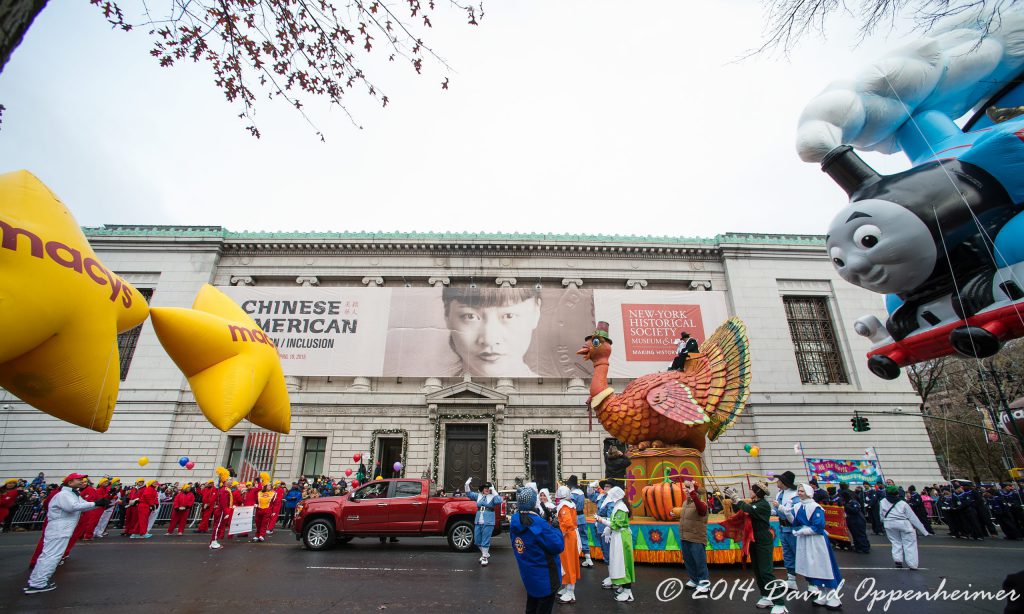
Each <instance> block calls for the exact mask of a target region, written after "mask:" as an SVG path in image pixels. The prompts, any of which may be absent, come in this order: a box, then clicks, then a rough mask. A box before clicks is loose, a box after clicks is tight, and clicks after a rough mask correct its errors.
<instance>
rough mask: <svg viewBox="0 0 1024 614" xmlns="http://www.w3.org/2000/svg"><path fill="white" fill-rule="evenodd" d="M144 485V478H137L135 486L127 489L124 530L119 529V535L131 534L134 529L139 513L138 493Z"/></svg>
mask: <svg viewBox="0 0 1024 614" xmlns="http://www.w3.org/2000/svg"><path fill="white" fill-rule="evenodd" d="M145 487H146V480H143V479H142V478H139V479H138V480H136V482H135V488H133V489H131V490H130V491H128V502H127V503H125V504H124V530H122V531H121V535H131V534H132V531H134V530H135V525H136V523H137V522H138V515H139V514H138V512H139V495H141V494H142V489H143V488H145Z"/></svg>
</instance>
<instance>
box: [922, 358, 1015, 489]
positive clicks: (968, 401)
mask: <svg viewBox="0 0 1024 614" xmlns="http://www.w3.org/2000/svg"><path fill="white" fill-rule="evenodd" d="M907 374H908V376H909V378H910V381H911V384H912V385H913V386H914V389H915V390H916V391H917V393H918V394H919V395H920V396H921V397H922V399H924V401H925V402H924V404H925V405H926V406H927V407H926V408H925V409H926V411H925V412H924V413H925V416H926V417H925V426H926V427H927V429H928V434H929V436H930V438H931V441H932V447H933V448H934V449H935V451H936V453H937V454H940V455H941V456H942V457H943V458H944V459H945V462H946V466H945V467H943V469H944V470H948V471H947V473H949V474H950V475H947V476H946V477H968V478H970V479H972V480H975V481H978V480H1000V479H1005V478H1006V477H1007V475H1006V464H1007V462H1009V463H1011V464H1015V461H1014V459H1018V458H1019V457H1020V450H1021V446H1020V443H1019V441H1018V439H1017V437H1015V432H1014V430H1013V428H1012V426H1011V427H1010V428H1009V433H1007V431H1006V430H1001V432H1000V433H999V434H996V433H994V432H992V431H991V430H985V428H988V429H992V428H997V429H998V428H1000V426H999V423H1000V422H1001V418H1002V417H1003V415H1004V413H1005V405H1006V404H1007V403H1009V402H1010V401H1012V400H1014V399H1016V398H1017V397H1019V396H1021V395H1024V342H1021V341H1016V342H1012V343H1009V344H1007V346H1006V347H1005V348H1004V349H1003V350H1002V351H1001V352H1000V353H999V354H996V355H995V356H993V357H991V358H986V359H984V360H977V359H968V358H953V357H944V358H940V359H936V360H934V361H928V362H925V363H921V364H919V365H914V366H912V367H909V368H908V369H907Z"/></svg>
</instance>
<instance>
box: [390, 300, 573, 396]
mask: <svg viewBox="0 0 1024 614" xmlns="http://www.w3.org/2000/svg"><path fill="white" fill-rule="evenodd" d="M544 295H546V296H544ZM565 295H566V292H565V291H562V290H557V291H547V292H542V291H541V290H540V289H537V288H533V287H530V288H473V287H446V288H444V289H443V290H441V291H440V292H438V291H437V290H435V289H433V288H431V289H418V288H414V289H408V290H405V291H396V292H395V294H394V295H393V298H392V307H391V322H390V324H389V327H388V346H387V351H386V353H385V361H384V363H385V366H384V372H385V373H384V374H385V376H410V377H417V376H419V377H442V378H443V377H460V376H463V375H471V376H474V377H490V378H497V377H509V378H526V377H545V376H547V377H556V376H559V375H560V373H559V370H558V366H557V363H558V351H559V350H558V348H559V347H561V346H566V342H567V341H566V340H565V339H563V337H564V336H565V335H566V334H567V333H568V334H572V333H577V334H576V335H575V336H576V337H579V336H581V335H583V334H585V333H579V332H578V331H575V328H577V327H578V326H577V325H576V321H577V319H579V312H580V311H583V312H585V315H584V316H583V318H582V321H583V322H584V323H589V322H590V321H592V317H591V314H592V313H593V302H592V299H591V297H590V294H589V293H580V297H582V298H583V300H576V301H573V302H568V303H567V301H565V300H564V296H565ZM569 322H571V324H570V325H569V326H568V327H566V326H565V324H566V323H569ZM566 328H568V330H566ZM580 330H583V328H580ZM573 343H575V338H573ZM570 345H573V344H570ZM566 347H568V346H566ZM563 353H565V352H563ZM570 354H571V352H570Z"/></svg>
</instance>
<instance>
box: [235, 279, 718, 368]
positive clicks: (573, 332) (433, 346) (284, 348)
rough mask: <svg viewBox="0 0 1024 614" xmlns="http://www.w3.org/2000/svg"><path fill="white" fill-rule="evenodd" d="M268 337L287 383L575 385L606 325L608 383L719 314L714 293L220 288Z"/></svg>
mask: <svg viewBox="0 0 1024 614" xmlns="http://www.w3.org/2000/svg"><path fill="white" fill-rule="evenodd" d="M221 289H222V290H223V291H224V292H225V293H226V294H228V296H230V297H231V298H233V299H234V300H235V301H237V302H238V304H239V305H241V307H242V309H243V310H244V311H245V312H246V313H248V314H249V315H250V316H252V318H253V319H254V320H256V323H257V324H258V325H259V326H260V327H261V328H262V329H263V330H264V332H266V333H267V335H268V336H269V337H270V338H271V339H273V341H274V343H275V344H276V345H277V348H278V353H279V354H280V356H281V361H282V365H283V367H284V372H285V374H286V375H299V376H349V377H351V376H367V377H372V376H387V377H403V376H404V377H459V376H462V375H465V374H470V375H474V376H479V377H560V378H562V377H566V378H567V377H581V378H587V377H589V376H590V374H591V372H592V370H593V369H592V366H591V365H590V363H588V362H585V361H583V360H582V359H581V358H580V357H579V356H577V355H576V350H578V349H579V348H580V347H581V345H582V344H583V338H584V337H585V336H587V335H589V334H590V333H592V332H593V331H594V327H595V322H597V321H600V320H604V321H607V322H608V323H609V331H610V334H611V337H612V340H613V341H614V343H613V346H612V350H613V352H612V360H611V365H610V375H611V376H612V377H637V376H640V375H643V374H646V373H651V372H653V371H659V370H664V369H666V368H668V365H669V364H670V363H671V362H672V359H673V357H674V355H675V347H676V346H675V341H676V340H677V339H678V338H679V333H680V332H681V331H684V330H685V331H687V332H689V333H690V335H691V336H693V337H694V338H695V339H697V341H698V343H700V342H703V341H704V339H705V338H706V337H707V336H708V335H710V334H711V332H712V331H714V329H715V328H716V327H717V326H718V325H719V324H721V323H722V322H723V321H724V320H725V319H726V318H727V317H728V310H727V308H726V301H725V295H724V293H722V292H660V291H646V290H645V291H639V292H638V291H632V290H622V291H619V290H589V289H575V288H569V289H561V288H559V289H546V288H544V289H541V288H535V287H532V286H525V287H522V288H496V287H489V288H470V287H461V288H452V287H445V288H345V287H339V288H330V287H328V288H305V287H252V286H231V287H223V288H221Z"/></svg>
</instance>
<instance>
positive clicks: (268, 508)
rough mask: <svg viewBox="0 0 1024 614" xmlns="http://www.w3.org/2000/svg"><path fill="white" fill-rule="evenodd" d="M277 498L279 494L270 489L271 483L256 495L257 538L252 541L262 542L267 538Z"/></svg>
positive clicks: (265, 485)
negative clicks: (268, 526) (268, 525)
mask: <svg viewBox="0 0 1024 614" xmlns="http://www.w3.org/2000/svg"><path fill="white" fill-rule="evenodd" d="M276 498H277V493H276V492H275V491H273V490H271V489H270V483H269V482H268V483H266V484H264V485H263V488H262V489H261V490H260V491H259V492H258V493H257V494H256V537H254V538H252V541H254V542H261V541H263V540H264V539H265V538H266V534H267V524H268V523H269V522H270V517H271V513H272V511H273V509H274V500H275V499H276Z"/></svg>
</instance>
